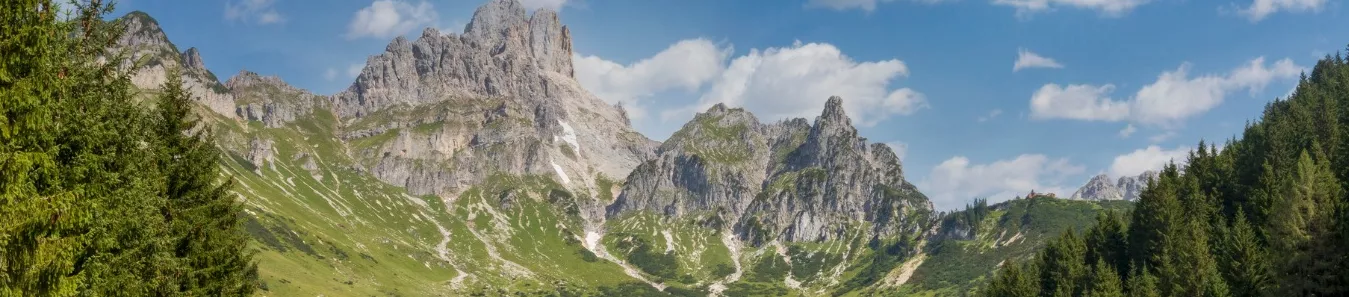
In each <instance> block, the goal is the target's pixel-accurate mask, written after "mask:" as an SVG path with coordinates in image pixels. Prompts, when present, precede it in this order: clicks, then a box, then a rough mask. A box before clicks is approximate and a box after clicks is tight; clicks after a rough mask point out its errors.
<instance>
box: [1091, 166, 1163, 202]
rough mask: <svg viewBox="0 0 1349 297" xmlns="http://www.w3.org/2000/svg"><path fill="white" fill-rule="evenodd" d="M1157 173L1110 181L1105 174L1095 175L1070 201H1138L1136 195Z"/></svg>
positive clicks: (1149, 172) (1146, 173)
mask: <svg viewBox="0 0 1349 297" xmlns="http://www.w3.org/2000/svg"><path fill="white" fill-rule="evenodd" d="M1156 177H1157V173H1156V172H1153V171H1146V172H1143V173H1142V174H1139V175H1138V176H1125V177H1120V178H1119V179H1114V180H1112V179H1111V178H1110V176H1108V175H1105V174H1100V175H1096V176H1094V177H1092V178H1091V180H1089V181H1087V184H1085V185H1083V186H1082V187H1081V188H1078V189H1077V192H1074V193H1073V196H1072V197H1071V198H1070V199H1073V200H1093V201H1105V200H1125V201H1135V200H1138V195H1139V194H1141V193H1142V192H1143V189H1144V188H1146V187H1147V183H1148V180H1149V179H1152V178H1156Z"/></svg>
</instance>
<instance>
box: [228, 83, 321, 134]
mask: <svg viewBox="0 0 1349 297" xmlns="http://www.w3.org/2000/svg"><path fill="white" fill-rule="evenodd" d="M225 87H226V88H227V89H229V93H230V94H231V95H233V96H234V98H235V104H237V106H235V108H234V114H235V115H236V116H238V117H239V118H240V119H243V120H248V121H259V122H262V123H263V125H265V126H267V127H269V128H277V127H281V126H282V125H285V124H287V123H290V122H294V121H295V120H297V119H300V118H302V117H304V116H307V115H309V114H311V113H313V112H314V111H315V109H316V108H319V109H320V110H324V109H327V107H328V105H329V104H328V99H327V98H326V97H323V96H318V95H314V94H313V93H310V92H309V91H305V90H301V89H298V88H295V87H292V86H290V85H289V84H286V82H284V81H281V78H279V77H275V76H261V75H258V74H257V73H253V72H249V71H240V72H239V74H237V75H235V76H234V77H231V78H230V79H229V81H226V82H225Z"/></svg>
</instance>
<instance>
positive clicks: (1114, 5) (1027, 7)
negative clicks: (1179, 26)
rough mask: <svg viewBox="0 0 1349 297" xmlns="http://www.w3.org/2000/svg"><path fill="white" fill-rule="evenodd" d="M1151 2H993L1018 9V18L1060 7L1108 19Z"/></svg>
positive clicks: (1002, 0)
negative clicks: (1087, 11) (1096, 14)
mask: <svg viewBox="0 0 1349 297" xmlns="http://www.w3.org/2000/svg"><path fill="white" fill-rule="evenodd" d="M1149 1H1150V0H993V4H994V5H1005V6H1011V7H1014V8H1016V15H1017V17H1022V18H1025V17H1029V16H1030V15H1032V14H1035V13H1037V12H1044V11H1051V10H1054V9H1057V8H1059V7H1073V8H1080V9H1090V10H1095V11H1098V12H1100V13H1101V15H1104V16H1108V17H1118V16H1123V15H1124V14H1126V13H1128V12H1129V11H1131V10H1133V9H1134V8H1136V7H1138V6H1141V5H1143V4H1147V3H1148V2H1149Z"/></svg>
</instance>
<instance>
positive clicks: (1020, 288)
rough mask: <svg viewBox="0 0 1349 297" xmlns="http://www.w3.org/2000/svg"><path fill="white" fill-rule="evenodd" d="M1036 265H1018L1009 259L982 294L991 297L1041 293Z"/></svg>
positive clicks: (1023, 296) (1011, 296)
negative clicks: (1036, 274)
mask: <svg viewBox="0 0 1349 297" xmlns="http://www.w3.org/2000/svg"><path fill="white" fill-rule="evenodd" d="M1035 271H1036V270H1035V266H1034V265H1029V264H1026V265H1017V263H1016V261H1014V260H1008V261H1007V262H1006V263H1005V264H1003V266H1002V268H1001V269H999V270H998V274H997V276H994V277H993V280H992V281H991V282H989V284H988V287H987V288H985V289H984V291H983V292H982V293H981V294H980V295H981V296H989V297H1034V296H1038V295H1040V284H1039V283H1037V282H1036V281H1037V280H1038V277H1036V276H1035V274H1034V272H1035Z"/></svg>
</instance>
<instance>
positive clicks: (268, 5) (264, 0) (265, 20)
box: [225, 0, 286, 25]
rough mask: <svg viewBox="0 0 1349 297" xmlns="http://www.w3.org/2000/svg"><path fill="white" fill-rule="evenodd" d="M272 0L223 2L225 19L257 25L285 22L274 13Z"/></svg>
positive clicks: (284, 19) (278, 14)
mask: <svg viewBox="0 0 1349 297" xmlns="http://www.w3.org/2000/svg"><path fill="white" fill-rule="evenodd" d="M275 4H276V1H274V0H241V1H239V2H237V3H236V2H235V1H226V2H225V19H226V20H230V21H242V22H246V23H247V22H252V23H256V24H259V25H267V24H278V23H283V22H285V21H286V18H285V17H283V16H281V13H278V12H276V8H275V7H274V6H275Z"/></svg>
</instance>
